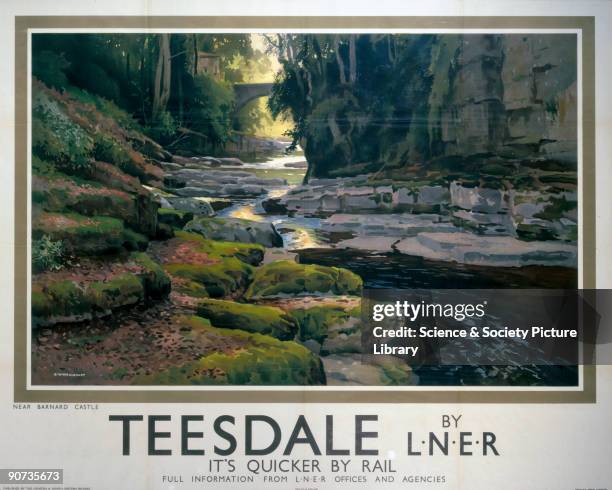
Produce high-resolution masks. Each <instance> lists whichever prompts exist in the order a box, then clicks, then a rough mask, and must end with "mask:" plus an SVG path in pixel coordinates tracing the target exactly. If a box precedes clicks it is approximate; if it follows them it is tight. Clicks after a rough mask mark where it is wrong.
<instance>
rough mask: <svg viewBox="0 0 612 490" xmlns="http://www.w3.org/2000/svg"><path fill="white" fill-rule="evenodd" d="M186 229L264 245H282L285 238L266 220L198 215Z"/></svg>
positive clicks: (215, 237) (213, 238) (206, 236)
mask: <svg viewBox="0 0 612 490" xmlns="http://www.w3.org/2000/svg"><path fill="white" fill-rule="evenodd" d="M184 229H185V231H190V232H193V233H198V234H199V235H202V236H203V237H204V238H208V239H210V240H221V241H226V242H241V243H259V244H260V245H263V246H264V247H282V245H283V238H282V237H281V236H280V235H279V233H278V232H277V231H276V229H275V228H274V225H272V224H271V223H266V222H257V221H248V220H243V219H239V218H201V217H196V218H194V219H193V220H192V221H190V222H189V223H187V225H185V228H184Z"/></svg>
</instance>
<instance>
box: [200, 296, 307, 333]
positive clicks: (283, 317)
mask: <svg viewBox="0 0 612 490" xmlns="http://www.w3.org/2000/svg"><path fill="white" fill-rule="evenodd" d="M197 313H198V315H199V316H201V317H203V318H208V319H209V320H210V322H211V323H212V324H213V325H214V326H215V327H223V328H231V329H240V330H246V331H247V332H252V333H261V334H265V335H271V336H272V337H275V338H277V339H280V340H291V339H293V338H294V337H295V333H296V331H297V328H298V325H297V321H296V320H295V319H294V318H293V317H292V316H290V315H288V314H287V313H285V312H284V311H283V310H281V309H280V308H275V307H272V306H261V305H251V304H244V303H236V302H234V301H223V300H215V299H207V300H202V301H201V302H200V303H198V306H197Z"/></svg>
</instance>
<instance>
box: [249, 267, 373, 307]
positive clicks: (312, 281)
mask: <svg viewBox="0 0 612 490" xmlns="http://www.w3.org/2000/svg"><path fill="white" fill-rule="evenodd" d="M361 288H362V281H361V278H360V277H359V276H358V275H356V274H354V273H352V272H351V271H349V270H346V269H342V268H339V267H326V266H321V265H303V264H298V263H296V262H292V261H290V260H279V261H276V262H271V263H270V264H266V265H264V266H262V267H259V268H258V269H257V270H256V271H255V275H254V277H253V282H252V283H251V285H250V286H249V288H248V290H247V292H246V295H245V297H246V298H261V297H265V296H282V295H286V294H288V295H296V294H326V293H331V294H337V295H342V294H347V295H358V294H360V293H361Z"/></svg>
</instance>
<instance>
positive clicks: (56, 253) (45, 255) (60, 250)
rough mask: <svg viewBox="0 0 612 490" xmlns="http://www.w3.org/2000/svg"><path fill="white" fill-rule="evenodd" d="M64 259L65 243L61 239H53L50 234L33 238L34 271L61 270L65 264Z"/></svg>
mask: <svg viewBox="0 0 612 490" xmlns="http://www.w3.org/2000/svg"><path fill="white" fill-rule="evenodd" d="M64 260H65V251H64V243H63V242H62V241H61V240H51V237H49V235H43V236H42V237H41V238H40V239H38V240H32V270H33V272H34V273H37V272H44V271H57V270H60V269H61V268H62V267H63V265H64Z"/></svg>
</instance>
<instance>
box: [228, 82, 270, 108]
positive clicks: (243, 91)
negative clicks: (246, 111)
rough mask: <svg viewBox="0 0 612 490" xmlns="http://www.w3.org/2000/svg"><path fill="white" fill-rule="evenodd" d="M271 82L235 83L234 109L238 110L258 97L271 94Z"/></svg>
mask: <svg viewBox="0 0 612 490" xmlns="http://www.w3.org/2000/svg"><path fill="white" fill-rule="evenodd" d="M273 85H274V84H273V83H236V84H234V93H235V94H236V109H235V111H236V112H238V111H239V110H240V109H242V108H243V107H244V106H245V105H247V104H248V103H249V102H251V101H252V100H254V99H258V98H259V97H267V96H269V95H272V86H273Z"/></svg>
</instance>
